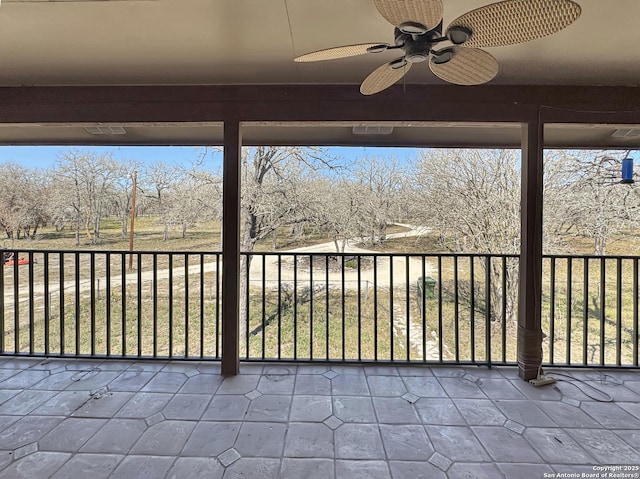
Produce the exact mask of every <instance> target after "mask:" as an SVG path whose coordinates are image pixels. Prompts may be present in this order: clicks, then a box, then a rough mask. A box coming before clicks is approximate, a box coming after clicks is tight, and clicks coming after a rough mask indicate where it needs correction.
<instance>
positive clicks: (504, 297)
mask: <svg viewBox="0 0 640 479" xmlns="http://www.w3.org/2000/svg"><path fill="white" fill-rule="evenodd" d="M501 329H502V362H503V363H506V362H507V257H506V256H503V257H502V325H501Z"/></svg>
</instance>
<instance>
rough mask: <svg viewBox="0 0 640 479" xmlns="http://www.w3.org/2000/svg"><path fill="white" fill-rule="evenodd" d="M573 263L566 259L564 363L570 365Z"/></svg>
mask: <svg viewBox="0 0 640 479" xmlns="http://www.w3.org/2000/svg"><path fill="white" fill-rule="evenodd" d="M572 278H573V261H572V259H571V258H567V334H566V339H565V343H566V348H565V349H566V354H567V357H566V363H567V364H571V313H572V311H571V310H572V308H571V303H572V301H573V281H572Z"/></svg>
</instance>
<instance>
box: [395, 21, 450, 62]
mask: <svg viewBox="0 0 640 479" xmlns="http://www.w3.org/2000/svg"><path fill="white" fill-rule="evenodd" d="M441 31H442V23H441V24H440V25H438V26H437V27H436V28H434V29H433V30H429V31H428V32H426V33H423V34H409V33H405V32H403V31H402V30H400V29H399V28H396V29H395V32H394V34H395V35H394V36H395V44H396V45H397V46H399V47H401V48H402V50H403V51H404V56H405V60H406V61H407V62H409V63H420V62H424V61H426V60H428V59H429V53H430V51H431V48H432V47H433V45H434V43H435V42H434V40H436V39H437V38H440V36H441Z"/></svg>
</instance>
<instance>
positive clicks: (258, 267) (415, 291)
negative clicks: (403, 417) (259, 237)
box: [241, 253, 518, 364]
mask: <svg viewBox="0 0 640 479" xmlns="http://www.w3.org/2000/svg"><path fill="white" fill-rule="evenodd" d="M245 260H246V261H244V262H243V264H245V265H246V264H249V263H250V267H249V268H247V267H246V266H245V268H244V271H243V272H242V274H243V278H244V284H246V285H248V286H247V287H246V288H245V289H244V290H243V292H242V293H243V297H244V304H246V305H247V308H246V309H245V314H244V315H243V317H242V318H241V319H242V321H241V323H242V324H241V333H242V338H243V343H242V345H241V354H242V357H243V359H249V360H250V359H259V360H305V361H378V362H380V361H396V362H421V363H434V362H436V363H444V362H452V363H466V364H513V363H514V362H515V361H516V351H515V334H516V326H517V324H516V308H515V305H516V303H517V291H518V290H517V281H518V277H517V273H518V258H517V257H516V256H512V255H452V254H432V255H426V254H423V255H413V254H388V253H381V254H358V255H354V254H350V253H343V254H327V253H322V254H315V253H295V254H289V253H259V254H251V255H249V254H246V255H245Z"/></svg>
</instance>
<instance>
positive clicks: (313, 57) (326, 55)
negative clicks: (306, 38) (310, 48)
mask: <svg viewBox="0 0 640 479" xmlns="http://www.w3.org/2000/svg"><path fill="white" fill-rule="evenodd" d="M373 47H379V49H376V52H380V51H384V50H386V49H387V48H388V47H389V44H388V43H360V44H358V45H345V46H342V47H335V48H327V49H325V50H318V51H316V52H311V53H307V54H305V55H300V56H299V57H296V58H294V59H293V61H294V62H319V61H323V60H335V59H336V58H347V57H355V56H357V55H364V54H365V53H369V48H373Z"/></svg>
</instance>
